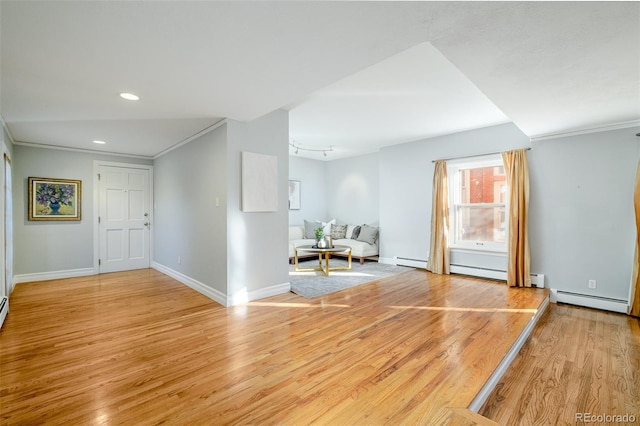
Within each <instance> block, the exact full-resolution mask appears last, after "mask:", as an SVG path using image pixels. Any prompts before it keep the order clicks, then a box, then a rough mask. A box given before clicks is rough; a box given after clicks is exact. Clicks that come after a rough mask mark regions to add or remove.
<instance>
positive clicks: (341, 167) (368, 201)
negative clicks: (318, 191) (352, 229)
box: [326, 153, 383, 232]
mask: <svg viewBox="0 0 640 426" xmlns="http://www.w3.org/2000/svg"><path fill="white" fill-rule="evenodd" d="M379 170H380V165H379V154H378V153H374V154H367V155H362V156H359V157H353V158H345V159H341V160H334V161H329V162H327V170H326V192H327V204H328V207H327V208H328V216H327V219H333V218H335V219H337V220H338V221H339V222H340V223H346V224H356V225H362V224H364V223H366V224H370V225H377V224H378V222H379V220H380V174H379ZM381 232H383V231H381Z"/></svg>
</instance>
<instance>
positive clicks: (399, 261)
mask: <svg viewBox="0 0 640 426" xmlns="http://www.w3.org/2000/svg"><path fill="white" fill-rule="evenodd" d="M394 261H395V263H396V265H398V266H411V267H412V268H420V269H427V261H426V260H422V259H412V258H410V257H401V256H395V257H394Z"/></svg>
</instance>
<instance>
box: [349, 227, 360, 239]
mask: <svg viewBox="0 0 640 426" xmlns="http://www.w3.org/2000/svg"><path fill="white" fill-rule="evenodd" d="M358 235H360V227H359V226H356V227H355V228H353V232H352V233H351V239H352V240H357V239H358Z"/></svg>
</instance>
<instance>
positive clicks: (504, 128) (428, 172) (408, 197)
mask: <svg viewBox="0 0 640 426" xmlns="http://www.w3.org/2000/svg"><path fill="white" fill-rule="evenodd" d="M529 144H530V143H529V138H527V137H526V136H525V135H524V134H523V133H522V132H521V131H520V130H519V129H518V128H517V127H516V126H514V125H513V124H504V125H500V126H493V127H487V128H483V129H477V130H472V131H468V132H462V133H456V134H453V135H447V136H441V137H436V138H432V139H425V140H420V141H416V142H410V143H405V144H401V145H395V146H390V147H387V148H383V149H382V150H381V151H380V229H381V238H380V257H383V258H393V257H394V256H401V257H408V258H411V259H420V260H426V259H427V255H428V252H429V239H430V235H431V232H430V229H429V228H430V224H431V197H432V190H431V188H432V185H433V170H434V165H433V161H434V160H437V159H443V158H451V157H457V156H465V155H480V154H486V153H490V152H498V151H505V150H510V149H517V148H523V147H527V146H529ZM454 257H455V256H454ZM458 257H459V256H458ZM463 257H464V256H463ZM452 260H454V259H453V258H452ZM455 260H456V261H460V262H461V263H464V264H468V265H470V266H471V265H472V264H473V263H475V264H476V265H474V266H480V265H477V259H468V260H467V261H465V259H458V258H456V259H455ZM487 261H495V259H493V258H491V259H488V260H487Z"/></svg>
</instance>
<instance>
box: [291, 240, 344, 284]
mask: <svg viewBox="0 0 640 426" xmlns="http://www.w3.org/2000/svg"><path fill="white" fill-rule="evenodd" d="M294 251H295V256H294V259H295V262H294V264H295V265H296V267H295V270H296V271H297V272H312V271H322V272H323V273H324V275H325V276H327V277H328V276H329V271H344V270H348V269H351V247H349V246H340V245H334V246H333V247H327V248H318V247H316V246H311V245H308V246H299V247H296V248H295V250H294ZM298 251H301V252H307V253H318V267H317V268H299V267H298ZM331 253H347V254H348V255H349V264H348V266H339V267H333V268H332V267H330V266H329V259H330V258H331ZM323 255H324V266H323V265H322V256H323Z"/></svg>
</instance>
